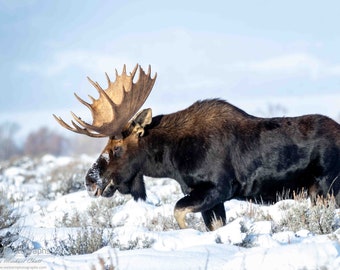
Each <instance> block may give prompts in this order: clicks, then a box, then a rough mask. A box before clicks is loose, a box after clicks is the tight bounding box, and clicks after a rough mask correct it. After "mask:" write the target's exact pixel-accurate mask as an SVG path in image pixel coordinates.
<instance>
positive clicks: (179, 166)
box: [54, 64, 340, 230]
mask: <svg viewBox="0 0 340 270" xmlns="http://www.w3.org/2000/svg"><path fill="white" fill-rule="evenodd" d="M137 71H138V73H139V76H138V79H136V80H135V75H136V73H137ZM105 74H106V73H105ZM156 77H157V73H155V75H154V76H153V77H152V75H151V67H150V66H149V68H148V71H147V73H146V72H145V71H144V70H143V69H142V68H141V66H140V65H138V64H137V65H136V67H135V68H134V69H133V71H132V72H131V73H130V74H127V72H126V66H125V65H124V67H123V71H122V73H121V74H120V75H119V74H118V72H117V70H116V79H115V81H114V82H113V81H111V80H110V78H109V76H108V75H107V74H106V78H107V83H108V87H107V89H103V88H102V87H101V86H100V85H99V84H98V83H97V82H94V81H92V80H91V79H90V78H88V80H89V81H90V83H91V84H92V85H93V86H94V87H95V88H96V89H97V91H98V93H99V98H98V99H95V98H93V97H91V96H89V97H90V99H91V100H92V103H88V102H86V101H84V100H83V99H81V98H79V97H78V96H77V94H75V96H76V98H77V99H78V100H79V101H80V102H81V103H82V104H84V105H85V106H87V107H88V108H89V109H90V111H91V113H92V118H93V122H92V124H88V123H87V122H85V121H83V120H82V119H81V118H79V117H78V116H77V115H75V114H74V113H72V112H71V113H72V116H73V118H74V120H75V122H74V121H72V125H73V126H70V125H69V124H67V123H65V122H64V121H63V120H62V119H61V118H60V117H57V116H55V115H54V117H55V119H56V120H57V121H58V123H59V124H60V125H61V126H63V127H64V128H66V129H69V130H71V131H73V132H76V133H80V134H85V135H87V136H91V137H108V138H109V140H108V143H107V145H106V147H105V148H104V150H103V151H102V153H101V154H100V156H99V158H98V159H97V160H96V162H95V163H94V164H93V165H92V167H91V168H90V169H89V170H88V172H87V175H86V177H85V186H86V189H87V191H88V193H89V195H90V196H92V197H99V196H103V197H111V196H113V194H114V193H115V191H116V190H118V191H119V192H120V193H122V194H131V195H132V197H133V198H134V199H135V200H138V199H142V200H145V199H146V188H145V184H144V180H143V176H150V177H155V178H158V177H170V178H172V179H175V180H176V181H177V182H178V183H179V184H180V186H181V189H182V191H183V193H184V195H185V196H184V197H183V198H181V199H180V200H179V201H178V202H177V203H176V205H175V208H174V217H175V219H176V221H177V223H178V225H179V227H180V228H187V226H188V225H187V223H186V214H187V213H190V212H201V214H202V217H203V220H204V222H205V225H206V226H207V228H208V229H210V230H213V229H214V227H213V222H214V220H216V219H217V220H220V221H221V222H222V224H226V213H225V209H224V202H225V201H227V200H230V199H232V198H239V199H261V200H263V201H268V202H274V201H275V200H276V199H277V193H279V192H282V191H284V190H285V191H287V190H288V191H294V190H305V191H307V192H308V194H309V196H310V197H311V198H313V197H314V198H315V196H318V195H320V196H326V195H327V194H333V195H334V197H335V199H336V202H337V204H338V205H340V193H339V190H340V125H339V124H338V123H337V122H335V121H333V120H332V119H330V118H328V117H326V116H322V115H305V116H300V117H278V118H259V117H255V116H252V115H249V114H247V113H246V112H244V111H243V110H241V109H239V108H237V107H235V106H233V105H231V104H229V103H228V102H226V101H224V100H221V99H209V100H203V101H197V102H196V103H194V104H193V105H191V106H190V107H188V108H187V109H184V110H181V111H178V112H175V113H172V114H168V115H158V116H154V117H153V116H152V110H151V109H144V110H141V111H139V110H140V108H141V107H142V106H143V104H144V103H145V101H146V99H147V97H148V96H149V94H150V92H151V89H152V88H153V86H154V83H155V80H156ZM138 111H139V112H138ZM137 112H138V113H137Z"/></svg>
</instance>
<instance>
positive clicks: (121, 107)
mask: <svg viewBox="0 0 340 270" xmlns="http://www.w3.org/2000/svg"><path fill="white" fill-rule="evenodd" d="M137 70H139V78H138V81H137V82H136V83H134V82H133V79H134V77H135V75H136V72H137ZM105 75H106V78H107V82H108V88H107V89H105V90H104V89H103V88H102V87H101V86H100V85H99V84H98V83H97V82H94V81H92V80H91V79H90V78H88V80H89V81H90V83H91V84H92V85H93V86H94V87H95V88H96V89H97V91H98V93H99V98H98V99H95V98H93V97H92V96H89V97H90V98H91V100H92V104H90V103H88V102H86V101H84V100H83V99H81V98H80V97H78V96H77V94H74V95H75V96H76V98H77V99H78V100H79V101H80V102H81V103H82V104H84V105H85V106H86V107H88V108H89V109H90V111H91V113H92V118H93V122H92V125H90V124H88V123H86V122H84V121H83V120H81V118H80V117H78V116H76V115H75V114H74V113H73V112H71V114H72V116H73V118H74V120H75V121H76V122H77V123H78V124H79V125H78V124H76V123H75V122H74V121H71V122H72V125H73V127H72V126H70V125H68V124H67V123H65V122H64V121H63V120H62V119H61V118H60V117H57V116H55V115H53V116H54V118H55V119H56V120H57V121H58V123H59V124H60V125H61V126H63V127H64V128H66V129H68V130H71V131H73V132H76V133H80V134H85V135H88V136H90V137H120V136H121V133H122V130H123V128H124V127H125V125H126V124H127V123H128V121H129V120H130V119H131V118H132V117H133V116H134V115H135V114H136V113H137V111H138V110H139V109H140V108H141V107H142V106H143V104H144V102H145V101H146V99H147V97H148V96H149V94H150V92H151V89H152V87H153V85H154V84H155V81H156V77H157V73H155V76H154V77H153V78H151V67H150V66H149V68H148V73H145V72H144V70H143V69H142V68H141V67H140V65H138V64H137V65H136V67H135V68H134V69H133V71H132V72H131V73H130V75H127V74H126V66H125V65H124V67H123V72H122V74H121V75H119V74H118V72H117V70H116V80H115V81H114V82H112V81H111V80H110V78H109V76H108V75H107V74H106V73H105Z"/></svg>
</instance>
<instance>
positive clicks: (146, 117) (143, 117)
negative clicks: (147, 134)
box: [133, 109, 152, 128]
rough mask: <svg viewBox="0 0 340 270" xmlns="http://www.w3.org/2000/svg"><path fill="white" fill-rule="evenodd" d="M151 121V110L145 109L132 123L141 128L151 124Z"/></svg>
mask: <svg viewBox="0 0 340 270" xmlns="http://www.w3.org/2000/svg"><path fill="white" fill-rule="evenodd" d="M151 121H152V110H151V109H145V110H143V111H141V112H139V113H138V114H137V115H136V116H135V118H134V119H133V122H135V124H138V125H140V126H141V127H143V128H144V127H145V126H147V125H149V124H151Z"/></svg>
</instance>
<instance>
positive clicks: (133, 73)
mask: <svg viewBox="0 0 340 270" xmlns="http://www.w3.org/2000/svg"><path fill="white" fill-rule="evenodd" d="M138 67H139V68H140V65H138V64H137V65H136V66H135V68H134V69H133V71H132V72H131V77H132V79H133V78H134V77H135V75H136V72H137V69H138Z"/></svg>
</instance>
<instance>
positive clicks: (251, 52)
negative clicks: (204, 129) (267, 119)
mask: <svg viewBox="0 0 340 270" xmlns="http://www.w3.org/2000/svg"><path fill="white" fill-rule="evenodd" d="M339 14H340V2H339V1H311V0H309V1H304V0H302V1H290V0H286V1H183V0H182V1H177V0H173V1H167V2H162V1H143V0H140V1H131V0H130V1H84V0H82V1H79V0H73V1H64V0H61V1H43V0H26V1H21V0H7V1H4V0H0V41H1V42H0V51H1V53H0V79H1V88H2V89H1V99H0V122H1V121H2V122H3V121H5V120H9V121H17V122H19V123H21V124H23V125H24V124H25V125H27V122H30V121H28V120H27V117H28V116H29V115H31V116H32V117H31V119H33V118H34V119H38V118H39V121H36V124H51V125H55V123H54V122H53V121H54V120H53V119H52V118H50V115H51V114H52V113H59V114H61V115H62V116H63V117H64V118H66V119H70V116H69V114H68V111H69V110H73V111H75V112H82V111H83V109H82V108H81V106H82V105H80V104H79V103H78V102H77V101H76V99H75V98H74V96H73V92H77V93H78V94H79V95H80V96H82V97H84V98H85V97H86V96H87V94H92V95H95V94H96V92H95V90H94V89H93V88H92V86H91V85H90V84H89V83H88V82H87V80H86V76H90V77H91V78H92V79H94V80H97V81H98V82H99V83H101V84H103V85H104V86H105V76H104V72H108V73H109V74H111V77H112V78H114V68H117V69H118V70H120V69H121V67H122V65H123V64H124V63H126V64H127V67H128V69H132V68H133V67H134V65H135V64H136V63H139V64H141V65H142V66H144V67H147V65H148V64H151V65H152V68H153V70H154V71H156V72H157V73H158V78H157V82H156V85H155V87H154V90H153V92H152V93H151V95H150V98H149V100H148V101H147V104H146V106H150V107H152V108H154V112H155V113H168V112H171V111H174V110H177V109H181V108H184V107H186V106H188V105H190V104H191V103H193V102H194V101H195V100H198V99H204V98H213V97H220V98H224V99H226V100H228V101H230V102H231V103H234V104H235V105H237V106H240V107H242V108H243V109H245V110H247V111H248V112H250V113H254V114H257V113H261V112H264V111H266V110H267V106H268V105H269V104H281V105H282V106H283V107H284V108H285V114H287V115H295V114H305V113H322V114H326V115H329V116H331V117H333V118H338V115H339V114H340V49H339V48H340V16H339ZM64 112H65V114H64ZM79 114H81V113H79ZM33 122H34V121H33V120H32V121H31V123H33ZM32 125H33V124H32Z"/></svg>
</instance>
